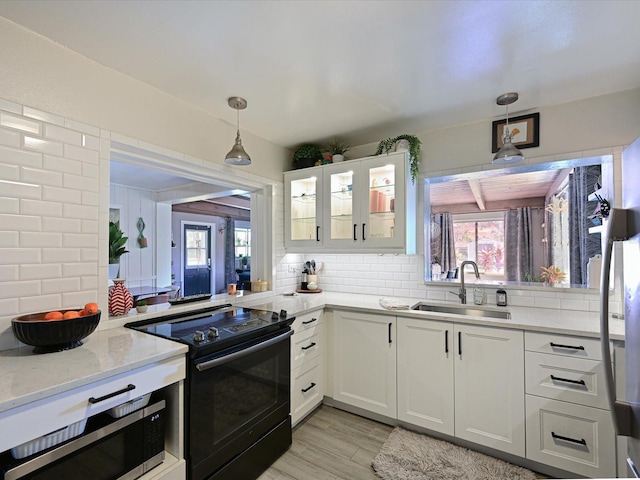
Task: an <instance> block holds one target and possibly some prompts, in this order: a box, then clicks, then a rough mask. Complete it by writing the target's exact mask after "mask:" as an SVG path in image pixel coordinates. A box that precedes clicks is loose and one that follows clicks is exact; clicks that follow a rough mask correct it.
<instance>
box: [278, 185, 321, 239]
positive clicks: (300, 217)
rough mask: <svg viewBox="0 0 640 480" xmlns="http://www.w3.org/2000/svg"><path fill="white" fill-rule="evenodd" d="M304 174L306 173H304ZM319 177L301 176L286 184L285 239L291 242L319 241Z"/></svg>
mask: <svg viewBox="0 0 640 480" xmlns="http://www.w3.org/2000/svg"><path fill="white" fill-rule="evenodd" d="M305 173H306V172H305ZM320 178H321V177H319V176H317V175H314V174H308V173H307V174H306V175H304V173H303V174H302V175H301V178H296V179H291V181H290V182H288V183H287V187H288V190H289V192H286V193H287V195H288V197H287V203H290V205H288V208H289V209H290V210H289V213H290V221H289V225H287V227H288V228H287V230H289V231H288V232H287V238H288V240H291V241H293V242H298V243H305V242H313V243H315V242H318V241H320V237H319V235H320V227H319V225H320V224H319V220H318V215H319V214H320V212H319V208H318V206H319V201H318V199H319V193H320V188H321V187H320V185H321V180H320Z"/></svg>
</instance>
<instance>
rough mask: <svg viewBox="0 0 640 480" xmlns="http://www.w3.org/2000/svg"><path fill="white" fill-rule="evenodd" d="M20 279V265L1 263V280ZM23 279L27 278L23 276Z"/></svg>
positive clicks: (11, 280)
mask: <svg viewBox="0 0 640 480" xmlns="http://www.w3.org/2000/svg"><path fill="white" fill-rule="evenodd" d="M15 280H20V267H19V265H0V282H13V281H15ZM23 280H26V279H24V278H23ZM0 315H2V314H1V313H0Z"/></svg>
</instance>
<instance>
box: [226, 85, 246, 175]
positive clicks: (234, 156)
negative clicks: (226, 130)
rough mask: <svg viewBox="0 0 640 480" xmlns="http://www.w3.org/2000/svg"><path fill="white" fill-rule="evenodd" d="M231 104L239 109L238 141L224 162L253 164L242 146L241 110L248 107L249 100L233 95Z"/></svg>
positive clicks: (230, 99) (230, 100)
mask: <svg viewBox="0 0 640 480" xmlns="http://www.w3.org/2000/svg"><path fill="white" fill-rule="evenodd" d="M228 102H229V106H230V107H231V108H234V109H235V110H236V111H237V133H236V143H235V145H234V146H233V148H232V149H231V151H230V152H229V153H227V156H226V157H225V158H224V162H225V163H228V164H229V165H251V157H250V156H249V154H248V153H247V152H245V151H244V148H243V147H242V140H241V139H240V110H244V109H245V108H247V101H246V100H245V99H244V98H241V97H231V98H229V100H228Z"/></svg>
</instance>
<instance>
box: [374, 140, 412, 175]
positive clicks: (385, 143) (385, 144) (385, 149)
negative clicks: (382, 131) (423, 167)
mask: <svg viewBox="0 0 640 480" xmlns="http://www.w3.org/2000/svg"><path fill="white" fill-rule="evenodd" d="M400 140H406V141H407V142H409V171H410V172H411V181H412V182H413V183H416V179H417V178H418V175H419V173H420V158H419V157H420V145H422V142H421V141H420V139H419V138H418V137H416V136H415V135H407V134H402V135H398V136H397V137H394V138H386V139H384V140H382V141H381V142H380V143H379V144H378V149H377V150H376V153H375V154H374V155H380V154H382V153H389V152H390V151H391V149H392V148H393V146H394V145H395V144H396V142H398V141H400Z"/></svg>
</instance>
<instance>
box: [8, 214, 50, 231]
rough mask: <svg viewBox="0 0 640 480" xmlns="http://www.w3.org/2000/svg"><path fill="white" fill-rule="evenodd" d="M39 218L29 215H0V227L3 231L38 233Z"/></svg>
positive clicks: (39, 226)
mask: <svg viewBox="0 0 640 480" xmlns="http://www.w3.org/2000/svg"><path fill="white" fill-rule="evenodd" d="M40 220H41V219H40V217H36V216H30V215H7V214H0V225H2V229H3V230H15V231H18V232H20V231H25V230H28V231H32V232H39V231H40V229H41V221H40Z"/></svg>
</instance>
